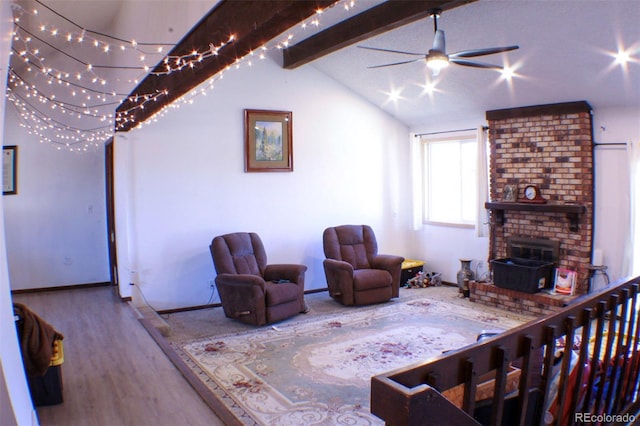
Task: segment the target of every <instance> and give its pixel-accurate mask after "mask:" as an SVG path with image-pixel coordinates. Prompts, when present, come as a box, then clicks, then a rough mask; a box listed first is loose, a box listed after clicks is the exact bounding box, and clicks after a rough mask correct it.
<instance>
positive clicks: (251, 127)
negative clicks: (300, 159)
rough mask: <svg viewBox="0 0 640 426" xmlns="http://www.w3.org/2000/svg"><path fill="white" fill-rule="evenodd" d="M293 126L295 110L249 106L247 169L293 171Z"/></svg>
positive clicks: (245, 127) (246, 143) (249, 171)
mask: <svg viewBox="0 0 640 426" xmlns="http://www.w3.org/2000/svg"><path fill="white" fill-rule="evenodd" d="M292 127H293V113H292V112H291V111H270V110H258V109H245V110H244V129H245V166H244V171H245V172H247V173H251V172H292V171H293V136H292V133H293V132H292Z"/></svg>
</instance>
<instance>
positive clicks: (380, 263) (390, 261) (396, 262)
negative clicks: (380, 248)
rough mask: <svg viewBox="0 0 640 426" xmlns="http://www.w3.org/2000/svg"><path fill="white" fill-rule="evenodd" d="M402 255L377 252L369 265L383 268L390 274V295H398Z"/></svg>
mask: <svg viewBox="0 0 640 426" xmlns="http://www.w3.org/2000/svg"><path fill="white" fill-rule="evenodd" d="M402 262H404V257H402V256H393V255H390V254H379V255H377V256H376V257H374V258H373V260H372V262H371V267H372V268H375V269H384V270H385V271H388V272H389V273H390V274H391V297H399V296H400V275H401V273H402Z"/></svg>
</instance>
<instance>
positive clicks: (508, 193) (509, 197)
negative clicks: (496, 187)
mask: <svg viewBox="0 0 640 426" xmlns="http://www.w3.org/2000/svg"><path fill="white" fill-rule="evenodd" d="M517 199H518V186H517V185H505V186H504V189H503V190H502V201H503V202H505V203H515V202H516V200H517Z"/></svg>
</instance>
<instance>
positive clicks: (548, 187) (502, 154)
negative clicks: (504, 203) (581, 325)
mask: <svg viewBox="0 0 640 426" xmlns="http://www.w3.org/2000/svg"><path fill="white" fill-rule="evenodd" d="M486 118H487V121H488V123H489V143H490V147H491V161H490V191H489V192H490V198H491V201H500V200H502V194H503V191H504V188H505V185H517V188H518V198H522V197H523V191H524V187H525V186H526V185H528V184H534V185H537V186H538V188H539V189H540V192H541V194H542V196H543V197H544V198H545V199H546V200H547V203H546V204H545V206H544V207H534V208H531V209H529V208H528V206H527V205H521V203H517V202H516V203H515V204H514V205H513V206H509V207H512V208H509V209H505V210H502V211H498V210H491V221H492V225H491V236H490V241H489V259H498V258H503V257H507V240H508V239H509V237H512V236H513V237H531V238H538V239H540V238H543V239H549V240H553V241H558V242H559V244H560V253H559V262H558V264H559V266H560V267H563V268H568V269H573V270H576V271H577V272H578V280H577V287H576V293H577V294H584V293H586V292H587V286H586V284H585V282H584V281H585V278H586V277H587V274H588V272H587V269H586V267H587V265H589V263H590V262H591V250H592V244H593V200H594V179H593V132H592V117H591V107H590V106H589V104H588V103H587V102H584V101H580V102H570V103H561V104H551V105H539V106H529V107H522V108H513V109H503V110H494V111H487V113H486ZM538 206H539V205H538ZM576 206H578V207H579V206H584V208H582V207H580V213H579V214H569V213H567V211H565V210H566V209H568V208H569V209H575V208H577V207H576Z"/></svg>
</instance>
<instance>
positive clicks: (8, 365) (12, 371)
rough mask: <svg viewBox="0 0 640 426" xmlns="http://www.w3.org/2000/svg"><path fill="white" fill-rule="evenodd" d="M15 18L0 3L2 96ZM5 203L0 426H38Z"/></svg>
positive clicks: (0, 217) (0, 262)
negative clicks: (18, 321)
mask: <svg viewBox="0 0 640 426" xmlns="http://www.w3.org/2000/svg"><path fill="white" fill-rule="evenodd" d="M12 18H13V17H12V14H11V7H10V4H9V2H6V1H2V2H0V52H2V54H0V93H2V94H4V93H5V91H6V81H7V68H8V65H9V52H10V51H11V48H10V46H11V31H12V30H13V22H12ZM5 99H6V98H5V97H4V96H2V98H1V99H0V142H1V143H0V145H5V144H7V143H6V142H7V141H6V140H5V139H4V136H3V135H4V132H3V128H4V123H5V119H4V116H5V110H6V101H5ZM0 167H1V166H0ZM4 199H5V197H0V424H1V425H3V426H13V425H37V424H38V419H37V416H36V411H35V409H34V408H33V404H32V403H31V395H30V394H29V388H28V387H27V379H26V377H25V373H24V367H23V364H22V356H21V355H20V349H19V347H18V336H17V333H16V327H15V322H14V320H13V307H12V300H11V293H10V283H9V272H8V270H7V249H6V246H5V231H4V214H3V210H2V205H3V202H4Z"/></svg>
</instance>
